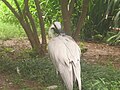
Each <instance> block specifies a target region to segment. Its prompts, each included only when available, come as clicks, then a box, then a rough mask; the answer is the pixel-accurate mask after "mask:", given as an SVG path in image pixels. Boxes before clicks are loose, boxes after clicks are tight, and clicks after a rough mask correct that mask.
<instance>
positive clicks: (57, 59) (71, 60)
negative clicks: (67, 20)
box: [48, 22, 81, 90]
mask: <svg viewBox="0 0 120 90" xmlns="http://www.w3.org/2000/svg"><path fill="white" fill-rule="evenodd" d="M48 34H49V37H50V38H51V39H50V41H49V43H48V53H49V55H50V58H51V60H52V62H53V64H54V66H55V68H56V71H57V72H59V73H60V75H61V77H62V80H63V82H64V83H65V86H66V88H67V90H73V82H75V81H77V83H78V87H79V90H81V67H80V55H81V50H80V48H79V46H78V45H77V43H76V42H75V41H74V40H73V38H72V37H70V36H68V35H66V34H65V33H64V32H63V31H62V28H61V23H60V22H54V23H53V25H51V27H50V29H49V32H48Z"/></svg>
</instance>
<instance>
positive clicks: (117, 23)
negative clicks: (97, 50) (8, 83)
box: [0, 0, 120, 90]
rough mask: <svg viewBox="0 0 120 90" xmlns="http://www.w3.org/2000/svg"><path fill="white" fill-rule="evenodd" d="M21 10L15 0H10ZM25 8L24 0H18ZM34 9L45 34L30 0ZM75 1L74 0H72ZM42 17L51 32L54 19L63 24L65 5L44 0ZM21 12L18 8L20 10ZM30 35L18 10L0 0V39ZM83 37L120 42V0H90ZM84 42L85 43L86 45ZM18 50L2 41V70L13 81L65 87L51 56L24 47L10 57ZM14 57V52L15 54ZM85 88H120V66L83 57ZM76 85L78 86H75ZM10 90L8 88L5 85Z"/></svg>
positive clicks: (74, 18)
mask: <svg viewBox="0 0 120 90" xmlns="http://www.w3.org/2000/svg"><path fill="white" fill-rule="evenodd" d="M7 1H8V2H9V3H10V4H11V5H12V6H13V7H14V8H15V10H16V11H17V8H16V5H15V3H14V0H7ZM17 1H18V3H19V6H20V8H21V9H22V10H23V8H24V4H23V0H17ZM29 1H30V2H29V9H30V13H31V15H32V16H33V18H34V20H35V25H36V27H37V34H38V36H39V37H40V36H41V28H39V19H38V17H37V16H38V15H37V11H36V7H35V2H34V0H29ZM70 1H71V0H70ZM40 6H41V9H42V14H43V15H42V17H43V21H44V24H45V32H46V33H47V31H48V28H49V26H50V25H51V24H52V23H53V22H54V21H60V22H62V24H63V19H62V12H61V5H60V3H59V2H58V0H40ZM82 6H83V0H75V4H74V10H73V13H72V15H71V31H72V32H74V31H75V30H76V28H77V27H76V25H77V22H78V18H79V16H80V15H81V14H82ZM17 12H18V11H17ZM20 37H27V35H26V33H25V32H24V29H23V28H22V27H21V25H20V23H19V21H18V20H17V19H16V17H15V16H14V14H13V13H12V12H11V11H10V10H9V9H8V7H6V5H5V4H4V3H3V1H0V40H3V41H4V40H8V39H11V38H20ZM79 39H80V40H81V41H92V42H100V43H103V42H105V43H108V44H110V45H120V0H89V6H88V11H87V15H86V18H85V22H84V23H83V27H82V29H81V31H80V35H79ZM82 46H84V45H82ZM11 52H12V53H14V50H13V49H12V48H11V47H4V46H1V44H0V73H2V74H7V75H10V77H11V80H12V83H14V84H15V85H21V90H34V89H31V88H28V87H27V86H25V85H23V80H32V81H35V82H37V83H40V84H42V85H41V86H40V87H38V88H39V89H41V90H46V87H47V86H50V85H54V84H57V85H58V90H63V88H64V85H62V82H61V79H60V77H59V76H57V75H56V73H55V69H54V67H53V65H52V63H51V61H50V60H49V58H48V57H44V58H39V57H38V56H37V55H35V53H33V52H32V51H31V50H28V51H23V52H22V53H21V54H20V55H19V56H18V57H19V58H15V60H14V59H13V58H10V57H9V54H10V55H11ZM12 56H13V57H14V55H12ZM81 65H82V83H83V86H82V88H83V90H120V70H116V69H115V68H114V67H112V66H100V65H91V64H88V63H87V62H85V61H84V60H82V62H81ZM75 88H76V87H75ZM5 90H7V89H5Z"/></svg>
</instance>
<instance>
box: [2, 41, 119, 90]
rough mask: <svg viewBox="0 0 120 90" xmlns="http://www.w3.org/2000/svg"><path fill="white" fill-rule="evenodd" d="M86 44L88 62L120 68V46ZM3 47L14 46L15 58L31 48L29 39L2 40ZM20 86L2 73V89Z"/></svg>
mask: <svg viewBox="0 0 120 90" xmlns="http://www.w3.org/2000/svg"><path fill="white" fill-rule="evenodd" d="M84 45H85V48H86V50H87V51H86V52H85V53H83V54H82V58H84V60H85V61H86V62H88V63H92V64H100V65H112V66H114V67H115V68H117V69H120V46H109V45H107V44H103V43H102V44H98V43H90V42H89V43H88V42H84ZM2 47H11V48H13V51H12V52H14V54H13V55H12V56H11V57H12V58H14V59H17V58H18V57H17V55H18V53H20V52H22V51H23V50H25V49H28V48H31V46H30V43H29V41H28V40H27V39H11V40H6V41H2V40H0V49H1V48H2ZM24 83H25V84H26V85H27V86H29V87H35V86H38V85H37V84H36V83H35V82H32V81H25V82H24ZM19 88H20V87H19V86H17V85H13V83H12V82H10V81H9V77H7V75H3V74H0V90H19ZM35 90H37V89H35Z"/></svg>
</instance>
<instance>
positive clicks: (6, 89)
mask: <svg viewBox="0 0 120 90" xmlns="http://www.w3.org/2000/svg"><path fill="white" fill-rule="evenodd" d="M18 88H19V87H18V86H17V85H14V84H13V83H12V82H11V81H10V80H9V77H7V76H6V75H4V74H0V90H18Z"/></svg>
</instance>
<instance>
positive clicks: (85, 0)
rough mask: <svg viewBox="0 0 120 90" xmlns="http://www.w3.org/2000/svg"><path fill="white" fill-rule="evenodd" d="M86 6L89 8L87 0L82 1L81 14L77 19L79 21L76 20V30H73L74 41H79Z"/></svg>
mask: <svg viewBox="0 0 120 90" xmlns="http://www.w3.org/2000/svg"><path fill="white" fill-rule="evenodd" d="M88 6H89V0H83V6H82V14H81V15H80V17H79V20H78V23H77V28H76V30H75V32H74V34H73V38H74V39H75V40H76V41H79V34H80V30H81V29H82V26H83V24H84V21H85V17H86V14H87V9H88Z"/></svg>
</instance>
